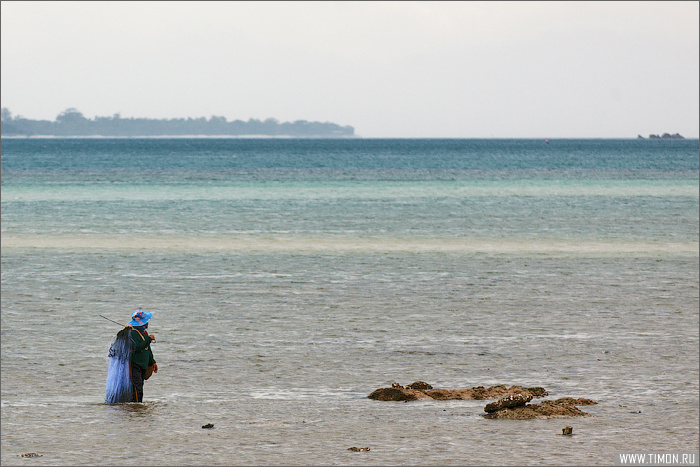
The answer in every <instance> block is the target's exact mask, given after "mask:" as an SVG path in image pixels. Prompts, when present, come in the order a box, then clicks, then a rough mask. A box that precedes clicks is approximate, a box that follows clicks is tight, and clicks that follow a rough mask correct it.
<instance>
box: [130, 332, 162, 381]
mask: <svg viewBox="0 0 700 467" xmlns="http://www.w3.org/2000/svg"><path fill="white" fill-rule="evenodd" d="M144 334H145V335H144ZM131 343H132V346H133V349H134V351H133V353H132V354H131V363H135V364H136V365H138V366H139V367H141V368H142V369H143V370H144V371H145V370H146V368H148V367H149V366H151V365H153V364H154V363H155V362H156V361H155V359H154V358H153V352H152V351H151V337H150V336H149V335H148V334H146V333H145V332H144V333H140V332H139V331H137V330H136V329H132V330H131Z"/></svg>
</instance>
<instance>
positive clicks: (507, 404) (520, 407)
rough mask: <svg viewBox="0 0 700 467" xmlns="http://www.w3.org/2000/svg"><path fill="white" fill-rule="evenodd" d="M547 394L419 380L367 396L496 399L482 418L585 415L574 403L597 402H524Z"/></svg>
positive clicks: (518, 388) (533, 389) (537, 389)
mask: <svg viewBox="0 0 700 467" xmlns="http://www.w3.org/2000/svg"><path fill="white" fill-rule="evenodd" d="M547 395H549V393H548V392H547V391H546V390H545V389H544V388H542V387H539V386H536V387H529V388H528V387H523V386H511V387H507V386H505V385H503V384H499V385H496V386H490V387H488V388H487V387H484V386H476V387H472V388H468V389H451V390H450V389H433V387H432V386H431V385H430V384H428V383H426V382H423V381H416V382H415V383H412V384H409V385H406V386H401V385H400V384H398V383H393V384H392V385H391V387H390V388H379V389H377V390H375V391H373V392H372V393H371V394H370V395H369V396H367V397H368V398H370V399H374V400H380V401H403V402H408V401H415V400H427V399H434V400H484V399H497V401H496V402H491V403H489V404H486V407H485V408H484V412H486V414H485V415H484V417H485V418H493V419H509V420H527V419H532V418H556V417H586V416H589V415H590V414H587V413H586V412H583V411H581V410H579V409H578V408H577V407H576V406H577V405H592V404H597V402H595V401H593V400H591V399H584V398H580V399H574V398H573V397H564V398H561V399H556V400H546V401H542V402H541V403H539V404H528V402H530V401H531V400H532V399H533V398H536V397H537V398H539V397H544V396H547Z"/></svg>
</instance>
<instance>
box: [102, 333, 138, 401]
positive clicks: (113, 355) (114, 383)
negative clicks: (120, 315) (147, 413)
mask: <svg viewBox="0 0 700 467" xmlns="http://www.w3.org/2000/svg"><path fill="white" fill-rule="evenodd" d="M130 332H131V328H130V327H129V326H127V327H125V328H124V329H122V330H121V331H119V333H117V336H116V337H115V338H114V342H112V345H111V346H110V348H109V354H108V357H109V368H108V369H107V383H106V385H105V403H106V404H118V403H121V402H131V401H133V398H134V389H133V386H132V383H131V375H130V372H129V369H130V366H131V365H130V356H131V336H130Z"/></svg>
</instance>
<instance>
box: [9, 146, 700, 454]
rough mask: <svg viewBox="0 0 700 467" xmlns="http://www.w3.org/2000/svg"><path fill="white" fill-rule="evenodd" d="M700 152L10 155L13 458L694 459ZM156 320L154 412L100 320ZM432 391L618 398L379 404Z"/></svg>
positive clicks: (486, 149) (296, 149)
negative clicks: (115, 382)
mask: <svg viewBox="0 0 700 467" xmlns="http://www.w3.org/2000/svg"><path fill="white" fill-rule="evenodd" d="M698 159H699V145H698V140H682V141H675V140H673V141H648V140H645V141H637V140H552V141H550V143H549V144H546V143H545V142H544V141H541V140H381V139H378V140H371V139H370V140H364V139H348V140H280V139H3V140H2V160H1V162H2V166H1V167H2V224H1V225H2V237H1V242H2V295H1V300H2V307H1V309H2V322H1V332H2V335H1V337H2V339H1V344H2V354H1V358H2V371H1V373H0V377H1V389H2V413H1V416H2V420H1V422H2V423H1V424H0V428H1V430H2V446H1V447H2V450H1V454H0V456H1V457H0V460H1V462H2V464H3V465H16V464H21V465H30V464H31V465H610V464H612V463H613V461H614V453H615V452H618V451H671V450H677V451H680V450H684V451H696V450H698V447H699V434H698V421H699V404H698V399H699V385H698V378H699V374H698V367H699V358H698V346H699V341H698V333H699V332H698V326H699V323H698V307H699V305H700V304H699V298H698V281H699V277H698V266H699V264H698V239H699V232H698V209H699V204H698V197H699V196H698V195H699V188H698V171H699V169H698ZM136 308H143V309H144V310H146V311H151V312H154V313H155V314H154V318H153V320H152V321H151V326H150V328H149V330H150V331H151V332H152V333H154V334H155V335H156V337H157V342H156V343H155V344H153V351H154V354H155V358H156V360H157V361H158V365H159V368H160V371H159V373H158V374H156V375H154V376H153V377H152V378H151V379H150V380H148V381H147V382H146V384H145V402H144V403H143V404H123V405H107V404H104V389H105V388H104V384H105V377H106V371H107V359H106V355H107V350H108V347H109V343H110V341H111V339H112V337H113V336H114V335H115V334H116V332H117V331H119V329H120V327H119V326H118V325H116V324H113V323H110V322H109V321H107V320H104V319H102V318H101V317H100V316H99V315H104V316H107V317H109V318H111V319H113V320H115V321H118V322H121V323H125V322H127V321H128V320H129V317H130V314H131V313H132V312H133V311H134V310H135V309H136ZM417 380H421V381H426V382H428V383H430V384H432V385H433V386H434V387H436V388H444V389H458V388H467V387H473V386H479V385H483V386H489V385H493V384H506V385H509V386H510V385H514V384H519V385H525V386H543V387H544V388H545V389H547V390H548V391H549V393H550V395H549V396H548V397H546V398H545V399H554V398H559V397H567V396H571V397H577V398H578V397H586V398H591V399H594V400H596V401H598V405H594V406H586V407H582V410H584V411H585V412H588V413H590V414H591V415H592V416H591V417H587V418H576V419H549V420H532V421H505V420H486V419H484V418H483V417H482V414H483V413H484V412H483V408H484V405H485V404H486V403H487V402H489V401H431V402H425V401H420V402H411V403H394V402H379V401H373V400H369V399H367V395H368V394H369V393H371V392H372V391H373V390H375V389H377V388H379V387H386V386H390V385H391V383H392V382H399V383H400V384H408V383H411V382H413V381H417ZM207 423H212V424H214V428H213V429H210V430H206V429H202V425H205V424H207ZM566 425H570V426H572V427H573V432H574V436H571V437H565V436H561V430H562V428H563V427H564V426H566ZM352 446H358V447H365V446H367V447H370V448H371V450H370V451H368V452H351V451H348V448H349V447H352ZM28 452H37V453H39V454H41V455H42V457H37V458H32V459H25V458H21V457H19V455H21V454H23V453H28Z"/></svg>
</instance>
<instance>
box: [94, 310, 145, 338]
mask: <svg viewBox="0 0 700 467" xmlns="http://www.w3.org/2000/svg"><path fill="white" fill-rule="evenodd" d="M99 316H102V315H99ZM102 318H104V319H106V320H107V321H111V322H113V323H114V324H118V325H119V326H124V327H125V328H126V327H131V326H125V325H123V324H122V323H117V322H116V321H114V320H113V319H109V318H107V317H106V316H102ZM155 341H156V339H155V338H153V341H152V342H155Z"/></svg>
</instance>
